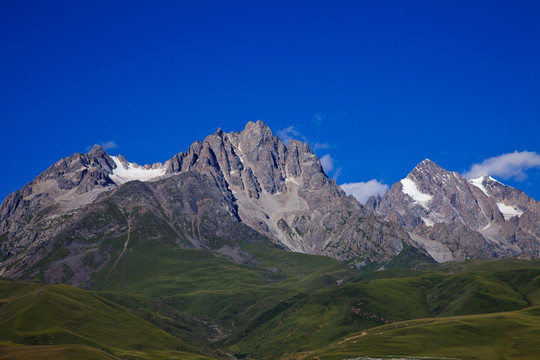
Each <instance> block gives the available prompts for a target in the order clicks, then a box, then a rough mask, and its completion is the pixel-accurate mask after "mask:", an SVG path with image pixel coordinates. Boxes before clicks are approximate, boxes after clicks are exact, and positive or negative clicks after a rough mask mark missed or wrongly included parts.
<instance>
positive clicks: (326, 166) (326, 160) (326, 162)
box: [321, 154, 334, 174]
mask: <svg viewBox="0 0 540 360" xmlns="http://www.w3.org/2000/svg"><path fill="white" fill-rule="evenodd" d="M321 165H322V167H323V170H324V172H325V173H327V174H328V173H329V172H330V171H332V170H334V159H332V157H331V156H330V154H326V155H324V156H323V157H322V158H321Z"/></svg>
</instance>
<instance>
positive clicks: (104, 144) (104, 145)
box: [100, 141, 118, 150]
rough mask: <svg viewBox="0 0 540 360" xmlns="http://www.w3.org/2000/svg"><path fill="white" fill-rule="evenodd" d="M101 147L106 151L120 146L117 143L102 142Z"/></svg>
mask: <svg viewBox="0 0 540 360" xmlns="http://www.w3.org/2000/svg"><path fill="white" fill-rule="evenodd" d="M100 145H101V147H102V148H104V149H105V150H109V149H113V148H116V147H118V145H116V143H115V142H114V141H106V142H102V143H101V144H100Z"/></svg>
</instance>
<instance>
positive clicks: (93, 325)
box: [0, 280, 206, 359]
mask: <svg viewBox="0 0 540 360" xmlns="http://www.w3.org/2000/svg"><path fill="white" fill-rule="evenodd" d="M0 294H1V300H0V301H1V306H0V318H1V319H2V325H1V327H0V339H2V340H4V343H3V345H4V346H2V347H0V353H1V354H2V356H4V355H5V356H7V355H9V354H12V355H13V356H15V357H16V356H19V355H20V354H24V353H28V352H31V351H34V350H33V349H34V348H33V347H32V348H26V349H25V348H21V347H17V346H15V347H14V346H5V345H6V344H9V342H7V341H8V340H9V341H10V342H11V343H16V344H24V345H66V344H72V345H77V346H74V347H65V346H64V347H53V348H51V349H50V350H47V351H46V352H45V353H51V354H52V355H50V356H56V355H58V356H59V357H62V356H67V357H69V354H70V353H76V354H87V355H88V356H89V357H94V355H95V354H96V352H95V349H101V351H100V354H101V355H100V357H102V358H107V356H109V355H108V354H110V355H114V356H119V357H127V358H141V359H154V358H192V359H204V358H206V357H205V356H202V354H201V353H200V351H199V350H197V349H196V348H194V347H192V346H191V345H188V344H187V343H185V342H184V341H182V340H180V339H179V338H176V337H174V336H172V335H170V334H168V333H166V332H165V331H164V330H163V329H160V328H159V327H157V326H155V325H153V324H151V323H149V322H147V321H145V320H144V319H142V318H140V317H139V316H137V315H136V314H134V313H133V312H132V311H129V310H128V309H126V308H124V307H122V306H120V305H118V304H116V303H113V302H111V301H109V300H107V299H105V298H103V297H101V296H99V295H97V294H95V293H90V292H88V291H84V290H81V289H77V288H74V287H71V286H67V285H42V284H33V283H23V282H14V281H6V280H2V281H0ZM83 345H85V346H83ZM102 353H103V354H102ZM17 354H19V355H17ZM66 354H67V355H66ZM20 356H23V355H20ZM47 356H49V355H47ZM81 356H82V357H85V356H86V355H84V356H83V355H81Z"/></svg>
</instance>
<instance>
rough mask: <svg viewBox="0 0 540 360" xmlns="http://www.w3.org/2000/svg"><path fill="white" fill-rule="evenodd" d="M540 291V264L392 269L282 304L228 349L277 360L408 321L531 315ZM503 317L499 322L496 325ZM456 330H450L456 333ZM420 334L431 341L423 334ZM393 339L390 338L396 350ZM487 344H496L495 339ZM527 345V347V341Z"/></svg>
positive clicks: (534, 320) (236, 337)
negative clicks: (511, 313) (513, 313)
mask: <svg viewBox="0 0 540 360" xmlns="http://www.w3.org/2000/svg"><path fill="white" fill-rule="evenodd" d="M539 293H540V262H537V261H536V262H524V261H513V260H507V261H491V262H480V261H469V262H466V263H454V264H444V265H439V266H429V267H423V268H421V269H420V270H410V269H409V270H407V269H403V270H395V269H392V270H388V271H380V272H375V273H369V274H364V275H363V276H362V277H361V279H360V280H359V281H358V282H355V283H349V284H344V285H341V286H336V287H332V288H327V289H321V290H317V291H314V292H311V293H310V294H307V295H306V296H304V297H302V298H298V299H296V301H295V302H294V303H287V304H281V305H280V306H277V307H275V308H274V309H273V311H272V312H271V314H269V316H267V317H266V318H264V321H260V319H257V318H256V319H254V320H253V324H254V326H251V327H248V328H244V329H240V330H239V331H237V332H236V333H234V334H233V335H232V336H231V337H230V338H229V339H228V340H227V344H228V345H229V346H230V347H229V349H230V351H231V352H233V353H237V354H239V355H242V356H252V357H254V358H269V359H270V358H275V357H280V356H286V354H292V353H297V352H304V351H307V350H312V349H317V348H318V347H320V346H321V345H322V344H324V343H328V342H340V341H342V340H343V339H344V338H347V337H350V336H358V331H360V333H359V334H362V333H363V332H364V331H366V332H367V333H371V329H373V328H377V327H379V326H384V325H386V324H388V325H387V326H392V325H390V324H396V323H400V322H402V321H405V320H407V321H411V320H414V319H427V318H433V317H437V324H438V323H439V322H440V321H445V320H444V319H447V317H448V316H455V315H465V314H487V313H503V312H504V313H507V312H508V311H513V310H520V309H526V308H529V307H531V306H534V305H540V302H539V300H540V298H539V297H538V294H539ZM531 309H533V308H531ZM524 314H525V315H520V316H521V317H526V318H528V321H529V323H530V325H531V326H532V328H534V326H536V325H535V324H540V322H539V319H538V318H536V317H533V316H532V315H531V314H529V313H524ZM270 315H271V316H270ZM483 319H484V318H483V317H478V318H475V317H472V318H470V319H469V320H467V321H468V322H470V323H474V322H475V321H477V320H478V321H479V324H480V325H481V326H486V327H488V328H489V326H490V325H489V324H487V323H486V324H484V320H483ZM497 319H499V318H493V322H496V321H497ZM501 319H503V318H501ZM420 324H423V323H420ZM451 324H452V326H454V325H455V324H457V323H455V322H453V323H451ZM501 324H504V322H501ZM480 325H479V326H480ZM452 326H450V325H449V327H452ZM455 326H458V325H455ZM502 329H505V327H504V325H502ZM502 329H498V331H502ZM431 331H432V330H430V331H427V332H426V333H425V336H426V341H430V340H429V336H428V335H429V333H430V332H431ZM508 331H511V329H510V330H508ZM453 332H454V330H449V334H452V333H453ZM351 333H352V334H353V335H349V334H351ZM503 333H504V332H503ZM505 334H506V333H505ZM389 336H394V335H393V334H392V335H389ZM415 336H417V337H418V338H419V339H420V340H421V341H423V340H422V336H423V333H421V332H420V333H418V334H416V335H415ZM389 339H391V337H390V338H387V339H386V340H387V342H388V344H391V340H389ZM468 339H473V337H467V336H465V337H463V339H462V340H463V342H462V346H464V347H467V341H468ZM499 340H500V339H492V341H494V342H498V341H499ZM366 341H367V340H366ZM407 341H408V340H407ZM485 341H487V342H488V343H489V339H487V340H485ZM524 341H525V342H527V340H526V338H524ZM413 344H414V342H413ZM470 345H471V346H472V347H474V346H476V345H477V344H476V343H472V342H471V343H470ZM506 345H508V344H506ZM506 345H505V346H506ZM377 346H378V348H368V351H366V352H364V353H362V354H368V355H374V354H375V355H376V354H377V353H376V352H373V351H372V350H375V349H388V352H383V353H382V354H395V352H394V348H393V347H392V346H387V344H386V343H384V342H382V343H378V345H377ZM537 348H538V350H540V345H537ZM400 349H402V350H403V352H402V354H411V355H412V354H417V352H408V351H409V350H411V349H412V350H414V349H417V348H415V347H414V346H412V347H411V348H400ZM379 354H380V353H379ZM348 355H350V356H353V355H355V354H354V353H350V354H348ZM441 356H444V354H443V355H441Z"/></svg>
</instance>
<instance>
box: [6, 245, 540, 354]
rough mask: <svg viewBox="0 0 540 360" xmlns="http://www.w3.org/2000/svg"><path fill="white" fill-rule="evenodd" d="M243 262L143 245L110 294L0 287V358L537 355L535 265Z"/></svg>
mask: <svg viewBox="0 0 540 360" xmlns="http://www.w3.org/2000/svg"><path fill="white" fill-rule="evenodd" d="M235 251H236V254H237V255H238V254H241V255H242V256H243V257H244V259H247V260H249V261H246V262H247V263H248V264H240V263H238V262H235V261H231V260H230V256H231V255H230V254H229V255H227V256H225V255H222V254H219V253H216V252H212V251H210V250H195V249H182V248H179V247H178V246H174V245H171V244H168V243H166V242H160V241H159V240H156V239H153V240H145V239H143V238H139V239H137V238H135V239H133V242H132V243H131V246H130V248H129V251H126V252H125V254H124V255H123V256H122V258H121V259H120V260H119V261H118V263H117V265H116V267H115V268H114V269H113V271H111V270H110V269H109V270H108V269H104V270H103V272H101V273H98V274H97V275H96V277H95V278H94V280H93V281H94V284H95V286H96V288H100V289H101V290H93V291H85V290H81V289H77V288H73V287H70V286H67V285H44V284H40V283H27V282H19V281H8V280H2V281H0V318H1V319H2V323H1V326H0V358H14V359H17V358H33V357H35V356H37V355H36V354H39V357H38V358H60V359H61V358H83V359H85V358H88V359H89V358H95V359H114V358H133V359H153V358H179V359H204V358H207V357H205V355H204V354H207V356H210V357H215V358H230V357H229V355H227V354H230V355H231V356H233V355H234V356H235V357H237V358H252V359H263V358H266V359H275V358H286V359H287V358H302V356H305V357H306V358H314V359H315V358H320V359H344V358H353V357H356V356H373V355H379V356H383V355H409V356H413V355H414V356H434V357H453V358H461V359H469V358H470V359H473V358H474V359H492V358H501V359H512V358H516V359H517V358H524V359H527V358H531V359H532V358H534V356H535V355H536V354H537V352H538V350H539V349H540V345H539V343H538V341H537V339H540V262H538V261H514V260H504V261H487V262H485V261H467V262H463V263H448V264H442V265H422V266H418V267H417V268H416V269H389V270H385V271H377V272H370V273H358V272H355V271H352V270H350V269H347V268H346V267H344V266H343V265H342V264H341V263H339V262H337V261H335V260H332V259H329V258H324V257H317V256H309V255H303V254H295V253H289V252H284V251H281V250H279V249H276V248H275V247H273V246H271V245H269V244H268V243H265V242H259V241H254V242H245V243H243V244H241V245H240V246H239V248H237V249H236V250H235ZM8 340H9V342H8ZM51 343H52V345H51ZM188 344H189V345H188ZM203 353H204V354H203Z"/></svg>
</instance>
